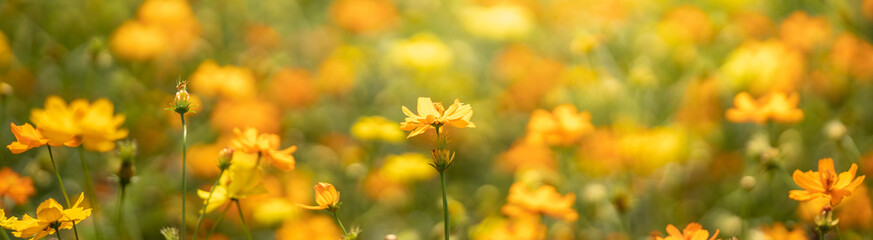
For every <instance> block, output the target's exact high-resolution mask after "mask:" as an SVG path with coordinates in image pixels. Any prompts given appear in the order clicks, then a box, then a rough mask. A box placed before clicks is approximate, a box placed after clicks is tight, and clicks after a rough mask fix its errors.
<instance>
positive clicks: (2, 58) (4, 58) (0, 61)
mask: <svg viewBox="0 0 873 240" xmlns="http://www.w3.org/2000/svg"><path fill="white" fill-rule="evenodd" d="M13 56H14V55H12V49H10V48H9V40H7V39H6V35H5V34H3V32H2V31H0V66H6V65H9V63H11V62H12V57H13Z"/></svg>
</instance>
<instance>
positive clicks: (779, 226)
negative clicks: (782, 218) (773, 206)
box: [761, 209, 821, 240]
mask: <svg viewBox="0 0 873 240" xmlns="http://www.w3.org/2000/svg"><path fill="white" fill-rule="evenodd" d="M819 210H821V209H819ZM761 230H763V231H764V235H767V237H769V239H774V240H807V239H808V238H807V237H806V230H804V229H803V227H801V226H795V227H794V229H792V230H791V231H790V232H789V231H788V229H787V228H785V224H783V223H781V222H777V223H774V224H773V226H772V227H771V226H762V227H761Z"/></svg>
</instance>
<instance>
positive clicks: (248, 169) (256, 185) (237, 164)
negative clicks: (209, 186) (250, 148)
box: [197, 152, 267, 213]
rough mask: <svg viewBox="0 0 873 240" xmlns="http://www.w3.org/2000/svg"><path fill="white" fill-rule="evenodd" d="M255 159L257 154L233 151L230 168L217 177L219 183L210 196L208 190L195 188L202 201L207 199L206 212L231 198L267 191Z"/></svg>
mask: <svg viewBox="0 0 873 240" xmlns="http://www.w3.org/2000/svg"><path fill="white" fill-rule="evenodd" d="M257 159H258V155H257V154H250V153H245V152H235V153H234V154H233V160H231V162H232V163H231V165H230V168H229V169H228V170H227V173H225V174H224V175H222V176H221V179H219V185H218V186H215V190H214V191H213V192H212V198H209V191H204V190H197V195H198V196H200V198H202V199H203V200H204V203H206V200H207V198H208V199H209V203H208V205H206V212H207V213H208V212H212V210H215V209H216V208H218V207H220V206H222V205H224V204H225V203H227V202H229V201H231V200H236V199H243V198H246V197H248V196H251V195H256V194H261V193H265V192H267V189H266V188H264V185H263V183H262V181H261V178H263V175H264V174H263V172H262V171H261V169H260V168H259V167H258V166H257Z"/></svg>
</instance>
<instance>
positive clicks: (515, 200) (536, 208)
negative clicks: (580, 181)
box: [503, 182, 579, 222]
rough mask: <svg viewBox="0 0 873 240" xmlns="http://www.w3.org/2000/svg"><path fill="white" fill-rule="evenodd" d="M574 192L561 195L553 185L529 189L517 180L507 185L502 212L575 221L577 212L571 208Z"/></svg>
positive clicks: (515, 215) (511, 214) (512, 214)
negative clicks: (542, 215) (507, 190)
mask: <svg viewBox="0 0 873 240" xmlns="http://www.w3.org/2000/svg"><path fill="white" fill-rule="evenodd" d="M575 201H576V194H573V193H568V194H567V195H564V196H561V194H560V193H558V190H557V189H555V187H552V186H549V185H543V186H540V187H539V188H537V189H536V191H531V190H530V188H528V187H527V186H526V185H525V184H524V183H521V182H518V183H515V184H512V186H511V187H509V196H508V197H507V203H506V205H505V206H503V213H504V214H506V215H509V216H514V217H525V216H530V215H535V214H545V215H549V216H551V217H555V218H559V219H563V220H564V221H568V222H575V221H576V219H578V218H579V213H577V212H576V210H574V209H573V203H574V202H575Z"/></svg>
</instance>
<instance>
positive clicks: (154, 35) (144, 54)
mask: <svg viewBox="0 0 873 240" xmlns="http://www.w3.org/2000/svg"><path fill="white" fill-rule="evenodd" d="M167 41H168V40H167V36H166V35H165V34H164V32H163V31H162V30H161V28H160V27H158V26H153V25H148V24H144V23H142V22H140V21H135V20H130V21H126V22H124V23H123V24H121V26H119V27H118V29H116V30H115V33H114V34H113V35H112V38H111V39H110V42H109V46H110V47H111V48H112V51H113V52H115V54H116V55H118V56H119V57H120V58H123V59H131V60H139V61H143V60H149V59H154V58H157V57H158V56H160V55H161V54H163V53H164V51H165V50H166V46H167Z"/></svg>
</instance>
